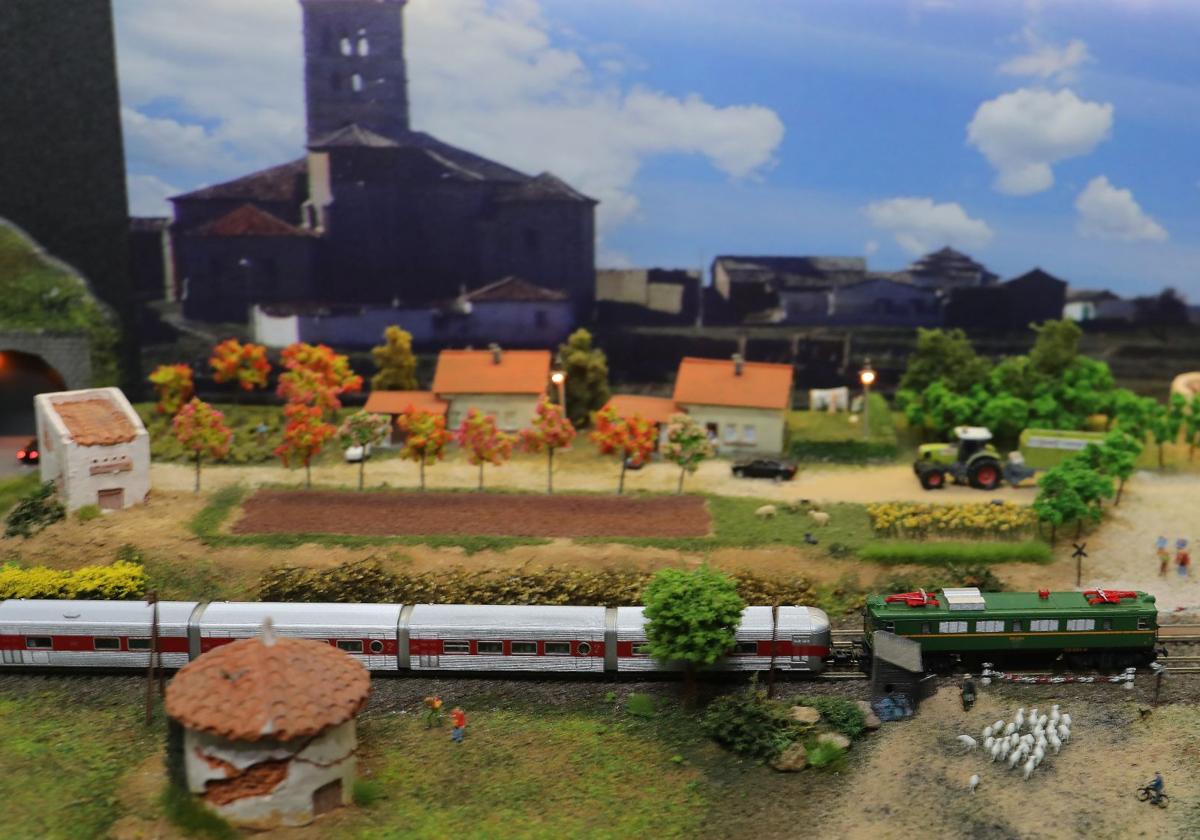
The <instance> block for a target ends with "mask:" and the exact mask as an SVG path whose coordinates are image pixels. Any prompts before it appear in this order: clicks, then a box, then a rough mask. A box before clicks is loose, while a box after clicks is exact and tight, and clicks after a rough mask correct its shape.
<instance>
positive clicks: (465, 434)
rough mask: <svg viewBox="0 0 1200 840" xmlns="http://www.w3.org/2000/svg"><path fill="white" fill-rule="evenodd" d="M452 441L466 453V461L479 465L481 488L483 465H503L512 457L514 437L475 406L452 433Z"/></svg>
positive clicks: (494, 419)
mask: <svg viewBox="0 0 1200 840" xmlns="http://www.w3.org/2000/svg"><path fill="white" fill-rule="evenodd" d="M454 441H455V443H457V444H458V445H459V446H461V447H462V448H463V451H464V452H466V453H467V463H469V464H472V465H475V466H478V467H479V489H480V490H482V489H483V465H484V464H494V465H495V466H497V467H499V466H503V465H504V463H505V462H506V461H508V459H509V458H511V457H512V451H513V444H514V443H516V438H514V437H513V436H512V435H510V434H506V433H504V432H502V431H500V430H499V429H497V428H496V418H495V417H493V416H492V415H491V414H483V413H482V412H480V411H479V409H477V408H472V409H471V410H470V411H468V412H467V416H466V417H465V418H464V419H463V421H462V424H461V425H460V426H459V427H458V429H457V430H456V431H455V433H454Z"/></svg>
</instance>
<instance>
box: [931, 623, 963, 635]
mask: <svg viewBox="0 0 1200 840" xmlns="http://www.w3.org/2000/svg"><path fill="white" fill-rule="evenodd" d="M938 632H939V633H966V632H967V622H965V621H939V622H938Z"/></svg>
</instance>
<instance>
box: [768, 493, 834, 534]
mask: <svg viewBox="0 0 1200 840" xmlns="http://www.w3.org/2000/svg"><path fill="white" fill-rule="evenodd" d="M784 508H785V510H787V512H788V513H805V512H807V513H808V518H809V519H811V520H812V521H813V522H815V523H817V524H818V525H820V526H821V527H822V528H823V527H825V526H826V525H828V524H829V514H828V513H826V512H825V511H823V510H817V509H815V508H811V509H810V508H809V502H808V500H807V499H794V500H792V501H790V502H788V503H787V505H785V506H784ZM777 513H779V508H777V507H776V506H775V505H763V506H762V507H760V508H758V509H757V510H755V511H754V515H755V516H757V517H758V518H759V519H774V518H775V515H776V514H777Z"/></svg>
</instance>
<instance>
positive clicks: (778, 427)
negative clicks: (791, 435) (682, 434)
mask: <svg viewBox="0 0 1200 840" xmlns="http://www.w3.org/2000/svg"><path fill="white" fill-rule="evenodd" d="M673 401H674V402H675V404H676V405H677V406H679V408H680V409H682V410H683V411H686V412H687V413H688V414H690V415H691V416H692V417H694V418H695V419H696V421H697V422H699V423H700V424H701V425H702V426H704V427H705V428H706V429H707V430H708V432H709V436H710V437H711V438H712V439H713V442H714V443H715V444H716V445H717V447H718V449H719V451H720V452H721V454H722V455H739V454H752V453H779V452H782V451H783V446H784V431H785V429H786V427H787V412H788V409H790V408H791V406H792V366H791V365H776V364H766V363H763V362H746V361H743V360H742V357H741V356H738V355H735V356H734V357H733V359H732V360H726V359H697V358H692V357H685V358H684V359H683V360H682V361H681V362H680V363H679V373H678V374H677V375H676V377H675V393H674V395H673Z"/></svg>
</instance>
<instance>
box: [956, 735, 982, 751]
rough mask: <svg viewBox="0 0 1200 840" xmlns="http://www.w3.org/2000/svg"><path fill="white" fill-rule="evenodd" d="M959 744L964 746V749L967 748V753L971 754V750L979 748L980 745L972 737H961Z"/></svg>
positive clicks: (959, 737)
mask: <svg viewBox="0 0 1200 840" xmlns="http://www.w3.org/2000/svg"><path fill="white" fill-rule="evenodd" d="M958 743H960V744H962V745H963V746H964V747H966V748H967V749H966V750H965V752H970V751H971V750H973V749H975V748H976V747H977V746H979V743H978V742H977V741H976V740H975V739H974V738H972V737H971V736H970V735H959V736H958Z"/></svg>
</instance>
